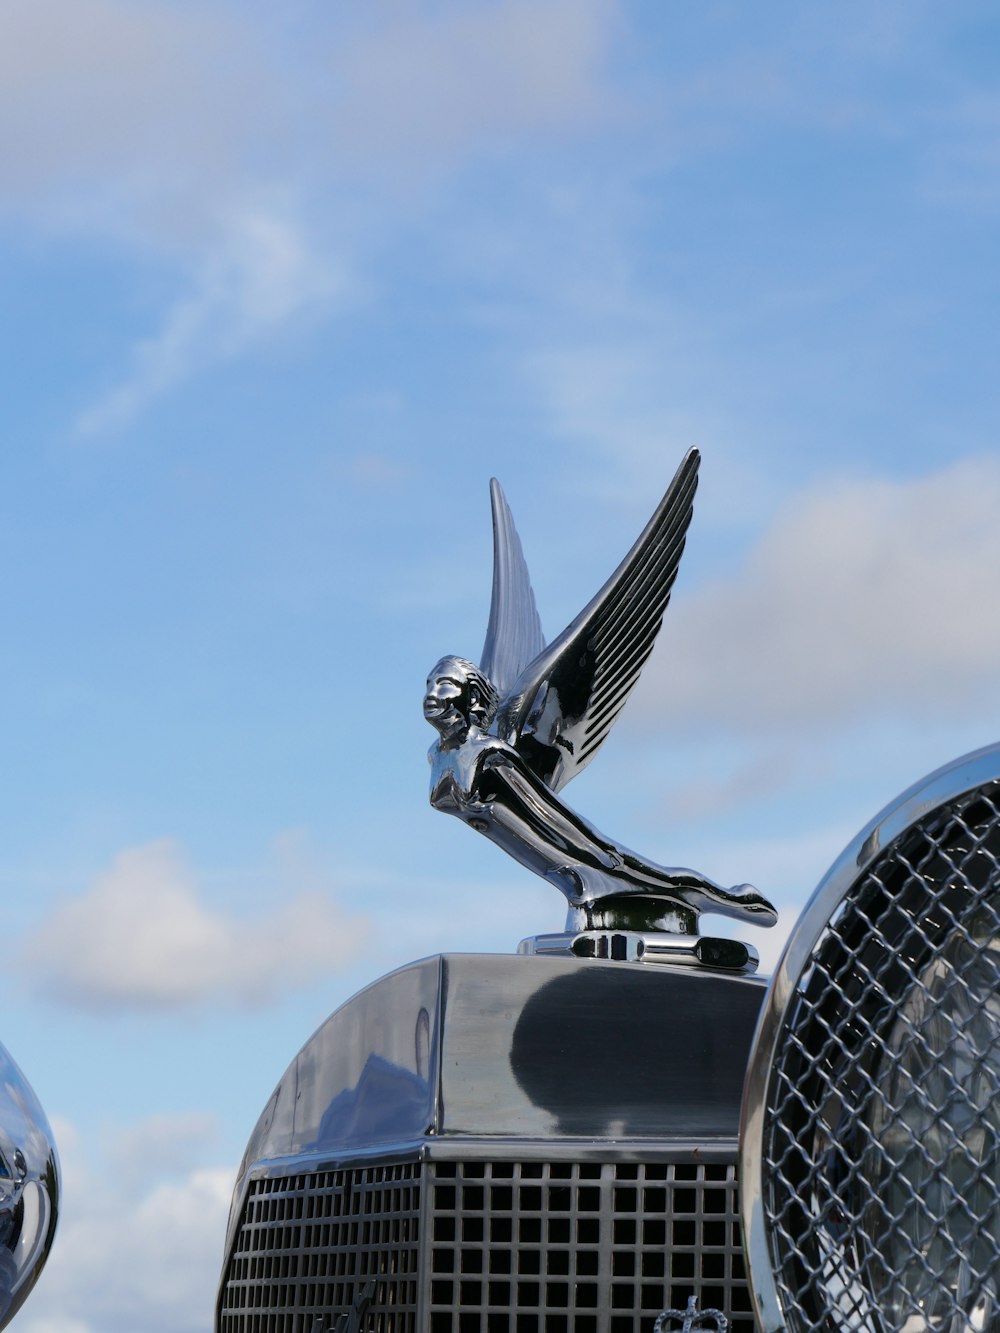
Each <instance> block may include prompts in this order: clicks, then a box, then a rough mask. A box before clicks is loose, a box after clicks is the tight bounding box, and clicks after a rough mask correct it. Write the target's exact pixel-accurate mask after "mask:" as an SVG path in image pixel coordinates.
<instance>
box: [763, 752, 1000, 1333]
mask: <svg viewBox="0 0 1000 1333" xmlns="http://www.w3.org/2000/svg"><path fill="white" fill-rule="evenodd" d="M741 1182H742V1215H743V1223H744V1234H745V1238H746V1243H747V1250H748V1256H749V1260H750V1274H751V1282H752V1286H753V1291H754V1298H755V1305H756V1310H757V1315H758V1318H759V1321H760V1324H761V1328H762V1329H763V1333H777V1330H779V1329H788V1330H789V1331H790V1333H800V1331H804V1330H806V1329H815V1328H818V1327H823V1328H826V1329H829V1330H831V1331H832V1333H841V1330H842V1331H843V1333H882V1330H897V1329H899V1330H904V1331H905V1333H923V1330H931V1329H933V1330H937V1329H941V1330H947V1331H948V1333H965V1331H966V1330H968V1333H973V1331H975V1333H995V1331H996V1330H997V1329H998V1328H1000V1302H998V1287H1000V747H998V746H992V747H989V748H988V749H985V750H981V751H978V752H977V753H976V754H973V755H970V756H967V757H966V758H964V759H960V760H958V761H956V762H955V763H953V764H950V765H948V766H947V767H945V768H943V769H940V770H939V771H938V772H936V773H934V774H931V775H930V777H928V778H926V779H923V780H922V781H921V782H919V783H917V784H915V785H914V786H913V787H912V788H910V789H909V790H908V791H907V792H904V793H903V795H902V796H901V797H899V798H898V800H897V801H895V802H893V803H892V805H890V806H889V807H887V809H886V810H884V811H883V812H882V813H881V814H880V815H878V816H877V817H876V819H874V820H873V821H872V822H871V823H870V824H869V825H868V826H867V827H866V828H865V829H863V830H862V832H861V833H860V834H859V835H858V836H857V838H856V839H855V840H854V841H853V842H852V843H851V845H850V846H849V847H848V848H847V850H846V851H845V852H844V854H843V855H842V856H841V857H840V858H839V859H838V861H837V862H836V863H835V865H834V866H833V868H832V869H831V870H830V872H829V873H828V874H827V876H826V877H825V878H824V880H823V881H822V883H821V884H820V886H819V888H818V889H817V891H816V893H815V894H814V896H813V898H812V900H811V902H810V904H809V906H808V907H807V908H806V911H805V912H804V914H803V917H802V920H801V921H800V923H799V925H798V926H797V928H796V930H795V932H794V934H793V935H792V938H791V939H790V941H789V943H788V946H787V947H786V950H785V953H784V956H783V958H782V960H781V962H780V964H779V967H778V969H777V971H776V973H775V976H774V978H773V981H772V984H771V987H770V990H769V992H768V998H767V1000H766V1002H765V1006H764V1009H763V1011H762V1014H761V1021H760V1025H759V1028H758V1031H757V1034H756V1037H755V1041H754V1051H753V1055H752V1058H751V1063H750V1069H749V1074H748V1078H747V1085H746V1090H745V1095H744V1109H743V1131H742V1147H741Z"/></svg>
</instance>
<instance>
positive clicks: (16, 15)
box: [0, 0, 611, 433]
mask: <svg viewBox="0 0 1000 1333" xmlns="http://www.w3.org/2000/svg"><path fill="white" fill-rule="evenodd" d="M610 14H611V10H610V7H609V5H608V4H607V3H606V0H586V2H585V3H577V2H576V0H544V2H543V3H537V2H536V3H531V4H529V3H527V0H503V2H502V3H489V4H482V5H479V6H476V7H473V8H470V7H468V6H466V5H461V4H459V5H453V6H446V7H445V8H444V9H437V10H436V11H435V12H434V13H428V12H420V13H417V12H415V11H411V10H409V9H408V8H406V7H403V8H400V9H392V10H381V11H379V14H378V17H373V16H372V15H371V14H368V13H366V11H358V12H357V13H355V14H354V15H353V16H352V15H348V14H339V13H337V12H336V11H329V10H327V9H323V8H321V7H318V6H317V7H314V8H312V9H310V8H309V7H307V8H306V11H305V14H304V15H303V18H302V21H301V24H299V25H289V24H285V23H283V22H282V21H281V20H280V19H279V18H277V17H276V16H275V14H272V13H269V11H268V10H267V9H266V7H260V8H255V9H247V10H243V11H240V12H239V14H238V15H237V13H236V11H234V10H233V9H232V8H231V7H228V6H224V5H222V4H218V3H216V4H208V5H201V6H197V7H193V6H187V5H185V6H178V5H170V4H167V3H163V0H9V2H8V3H6V4H5V5H4V6H2V7H0V122H2V123H3V124H5V125H7V126H14V127H16V132H15V133H11V134H8V135H6V136H5V137H4V141H3V144H2V146H0V217H2V216H4V215H6V216H7V217H8V218H10V219H13V220H15V221H16V222H19V223H24V222H27V223H28V224H29V225H31V226H32V227H33V228H34V229H35V231H36V235H42V236H48V237H52V236H62V237H67V236H68V237H77V236H84V237H97V238H99V239H100V240H101V241H102V242H104V241H106V240H108V239H110V240H111V241H112V242H113V243H114V244H116V245H119V246H123V247H126V248H127V249H128V250H129V251H130V252H131V253H132V254H133V255H134V254H139V255H149V254H155V255H157V256H166V257H167V258H168V259H169V260H170V261H171V262H173V263H174V264H175V265H176V266H177V273H178V285H179V287H180V289H181V292H182V294H181V295H180V296H178V297H177V298H176V299H175V300H174V301H173V302H172V303H171V304H170V305H169V306H168V308H167V309H166V310H165V311H164V312H163V314H162V317H161V320H160V323H159V328H158V329H157V330H156V331H155V332H152V333H151V334H149V335H148V336H147V337H145V338H143V339H142V340H141V341H140V342H139V344H138V345H137V347H136V348H135V352H134V357H133V365H132V367H131V369H130V371H129V373H128V375H127V376H125V377H122V380H121V382H120V383H119V384H118V385H117V386H116V387H114V388H113V389H112V390H111V391H110V392H108V393H106V394H105V395H104V396H103V397H101V398H100V400H99V401H97V402H96V403H94V404H92V405H91V406H89V407H88V408H87V409H86V410H85V411H84V412H83V413H82V415H81V419H80V421H79V425H80V428H81V429H82V430H83V431H84V432H85V433H95V432H101V431H107V430H112V429H115V428H117V427H120V426H122V425H124V424H126V423H127V422H128V421H129V420H130V419H131V418H132V417H133V416H134V415H135V414H136V413H137V412H139V411H141V410H142V409H143V408H145V407H146V406H147V404H148V403H149V402H151V401H152V400H153V399H155V398H156V397H158V396H159V395H161V394H163V393H165V392H167V391H168V390H170V389H171V388H173V387H174V386H175V385H176V384H178V383H179V382H180V381H182V380H183V379H185V378H187V377H188V376H190V375H192V374H194V373H196V372H198V371H200V370H202V369H204V368H205V367H206V366H209V365H212V364H214V363H216V362H218V361H219V360H224V359H227V358H230V357H233V356H236V355H238V354H240V353H242V352H244V351H245V350H246V349H247V348H249V347H251V346H253V345H255V344H258V343H260V342H262V341H264V340H266V339H267V338H269V337H271V336H272V335H274V334H275V333H277V332H279V331H280V330H281V329H283V328H284V327H285V325H286V324H287V323H288V322H289V321H290V320H292V319H295V318H296V317H298V316H300V315H302V314H303V313H306V312H310V311H312V312H323V313H325V314H326V315H331V314H338V313H341V314H342V313H343V312H344V310H345V308H346V307H347V305H349V304H350V302H349V301H346V300H345V295H346V294H348V293H353V294H355V295H356V293H357V291H358V290H359V289H362V288H364V287H365V285H366V284H365V282H364V280H363V278H362V277H361V276H360V275H361V274H362V273H363V272H364V271H365V270H366V269H367V268H368V266H369V264H370V262H371V259H372V252H373V250H374V249H376V248H377V247H378V244H379V240H380V238H385V237H386V236H388V237H390V238H391V237H393V236H395V235H396V233H397V231H398V228H399V225H400V223H401V222H402V221H403V220H404V219H405V217H406V216H407V211H406V210H407V207H408V205H406V204H405V203H404V195H405V194H406V193H407V191H410V190H412V187H413V186H414V185H415V184H416V185H419V186H421V187H423V186H424V185H425V184H427V183H430V182H434V181H436V180H437V179H438V178H439V176H440V174H441V172H442V171H448V170H452V169H454V168H455V167H456V166H458V165H460V164H461V163H463V162H464V161H465V160H467V159H468V158H469V157H470V156H475V155H476V154H481V153H482V152H484V151H486V152H491V151H493V150H494V149H495V148H496V147H497V146H500V147H506V146H510V145H511V144H513V143H515V142H516V143H523V142H524V141H525V139H526V137H527V138H528V140H529V141H531V142H534V139H533V138H532V136H536V135H537V134H538V133H539V132H542V133H547V132H563V131H566V130H570V129H579V128H580V127H581V126H584V125H587V124H590V123H592V122H593V121H594V120H595V119H597V118H598V117H599V116H600V115H601V114H602V112H603V111H604V110H605V104H606V100H607V99H606V95H605V92H604V89H603V84H602V80H601V77H600V65H601V60H602V57H603V54H604V51H605V48H606V46H607V43H608V31H609V19H610ZM419 193H420V192H419V191H418V195H419Z"/></svg>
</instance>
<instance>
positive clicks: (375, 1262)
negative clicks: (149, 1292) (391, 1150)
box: [219, 1162, 419, 1333]
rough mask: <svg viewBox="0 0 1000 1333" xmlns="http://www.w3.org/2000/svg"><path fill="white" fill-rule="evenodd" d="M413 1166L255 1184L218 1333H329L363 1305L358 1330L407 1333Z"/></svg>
mask: <svg viewBox="0 0 1000 1333" xmlns="http://www.w3.org/2000/svg"><path fill="white" fill-rule="evenodd" d="M418 1170H419V1168H418V1166H417V1164H416V1163H413V1162H407V1163H401V1164H396V1165H392V1166H358V1167H353V1168H350V1169H345V1170H339V1171H317V1172H310V1173H307V1174H303V1175H296V1176H270V1177H266V1178H264V1179H259V1180H254V1181H252V1182H251V1184H250V1191H249V1194H248V1196H247V1199H246V1203H245V1205H244V1209H243V1219H242V1225H241V1227H240V1230H239V1232H238V1234H237V1238H236V1242H235V1245H234V1247H233V1253H232V1256H231V1258H230V1261H229V1271H228V1274H227V1279H226V1285H225V1289H224V1292H223V1298H222V1306H221V1310H220V1321H219V1333H332V1330H334V1328H335V1326H336V1322H337V1319H338V1318H339V1317H340V1316H341V1315H343V1314H349V1313H350V1311H351V1310H352V1308H354V1307H356V1306H357V1305H359V1304H360V1303H361V1302H363V1301H364V1300H365V1298H366V1297H368V1298H369V1299H370V1304H369V1305H368V1307H367V1311H366V1314H365V1317H364V1318H363V1319H362V1320H361V1325H360V1326H361V1327H362V1328H366V1329H371V1330H378V1333H412V1330H413V1329H414V1328H415V1318H416V1308H417V1216H418V1208H419V1184H418V1181H417V1173H418Z"/></svg>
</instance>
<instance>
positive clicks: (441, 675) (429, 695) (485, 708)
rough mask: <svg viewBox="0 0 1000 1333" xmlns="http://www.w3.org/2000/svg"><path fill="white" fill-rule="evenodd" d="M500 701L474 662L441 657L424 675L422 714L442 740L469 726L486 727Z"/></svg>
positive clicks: (491, 685)
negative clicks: (428, 672)
mask: <svg viewBox="0 0 1000 1333" xmlns="http://www.w3.org/2000/svg"><path fill="white" fill-rule="evenodd" d="M499 702H500V698H499V695H498V694H497V692H496V689H495V688H494V686H493V684H492V682H491V681H490V680H489V678H488V677H487V676H485V675H484V674H483V672H482V671H480V670H479V668H478V667H477V666H476V665H475V664H474V663H472V662H468V661H466V659H465V658H464V657H442V658H441V660H440V661H439V662H437V663H436V664H435V666H434V668H433V669H432V671H431V673H430V675H429V676H428V677H427V692H426V694H425V695H424V717H425V718H426V719H427V721H428V722H429V723H430V724H431V726H432V727H435V728H436V729H437V730H438V731H439V732H440V733H441V736H442V738H443V739H444V740H452V739H457V738H459V737H461V736H464V735H465V733H466V732H467V731H468V729H469V727H478V728H479V730H480V731H485V730H486V728H487V727H488V726H489V725H490V722H491V721H492V720H493V714H494V713H495V712H496V710H497V705H498V703H499Z"/></svg>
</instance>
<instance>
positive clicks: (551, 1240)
mask: <svg viewBox="0 0 1000 1333" xmlns="http://www.w3.org/2000/svg"><path fill="white" fill-rule="evenodd" d="M762 993H763V986H762V984H761V983H760V982H759V981H757V980H756V979H753V978H733V977H727V976H720V975H714V974H710V973H692V972H690V971H678V972H673V971H671V970H670V969H662V970H660V969H650V968H646V967H644V966H642V965H641V964H637V965H633V964H628V963H610V962H609V963H605V962H600V961H586V962H581V961H578V960H568V959H551V958H543V957H504V956H493V955H488V956H471V955H451V956H442V957H438V958H433V959H426V960H424V961H422V962H420V963H416V964H413V965H411V966H410V967H408V968H404V969H401V970H400V971H399V972H396V973H393V974H390V975H389V976H388V977H384V978H382V979H381V981H379V982H377V983H375V985H374V986H372V987H369V988H368V989H367V990H366V991H363V992H362V993H361V994H360V995H358V996H356V997H354V999H353V1000H352V1001H349V1002H348V1003H347V1004H346V1005H345V1006H343V1008H342V1009H340V1010H338V1011H337V1013H336V1014H334V1015H333V1016H332V1017H331V1018H330V1019H329V1020H328V1022H327V1023H326V1024H324V1026H323V1027H322V1028H321V1029H320V1030H319V1032H318V1033H317V1034H316V1035H315V1037H314V1038H313V1039H312V1040H311V1041H310V1042H309V1043H307V1044H306V1046H305V1047H304V1048H303V1050H302V1051H301V1052H300V1054H299V1056H298V1057H297V1058H296V1060H295V1061H294V1062H293V1063H292V1065H291V1066H290V1067H289V1070H288V1071H287V1073H286V1075H285V1077H284V1078H283V1079H282V1081H281V1083H280V1084H279V1086H278V1088H277V1089H276V1090H275V1094H274V1096H273V1097H272V1098H271V1101H270V1102H269V1104H268V1107H267V1108H266V1110H265V1112H264V1115H263V1116H262V1117H261V1120H260V1121H259V1123H258V1126H257V1128H256V1130H255V1131H254V1135H253V1136H252V1138H251V1141H250V1145H249V1147H248V1150H247V1156H246V1158H245V1160H244V1163H243V1165H242V1167H241V1173H240V1179H239V1181H238V1184H237V1189H236V1193H235V1195H234V1201H233V1212H232V1216H231V1219H230V1230H229V1237H228V1240H227V1251H226V1262H225V1266H224V1269H223V1274H222V1281H221V1284H220V1292H219V1304H218V1312H217V1329H218V1330H219V1333H293V1331H294V1333H300V1330H304V1331H305V1333H328V1330H333V1329H335V1328H336V1329H347V1328H352V1327H353V1328H359V1329H361V1328H369V1329H380V1330H400V1333H402V1331H403V1330H407V1331H409V1330H414V1331H416V1330H434V1331H435V1333H445V1330H465V1329H472V1328H476V1329H490V1330H506V1329H510V1330H514V1329H517V1330H524V1329H528V1328H538V1329H542V1328H546V1329H553V1330H557V1329H567V1330H569V1329H577V1330H580V1333H626V1330H632V1329H636V1328H639V1327H642V1326H649V1327H651V1326H652V1322H653V1320H654V1319H655V1317H656V1314H657V1313H658V1312H659V1311H660V1310H661V1309H663V1308H665V1307H668V1306H676V1307H679V1308H683V1307H684V1305H685V1304H686V1301H687V1298H688V1297H689V1296H691V1295H694V1296H696V1297H697V1298H698V1299H699V1302H700V1303H701V1305H702V1307H703V1308H704V1307H709V1306H712V1307H716V1308H724V1309H726V1310H727V1311H728V1312H729V1314H730V1316H731V1318H732V1319H733V1320H734V1323H735V1329H736V1331H737V1333H741V1330H742V1333H750V1329H751V1324H752V1321H751V1320H750V1317H749V1297H748V1292H747V1289H746V1283H745V1277H744V1273H743V1268H742V1257H741V1253H740V1245H739V1228H738V1219H737V1207H736V1185H735V1157H736V1132H737V1119H738V1098H739V1090H740V1087H741V1086H742V1078H743V1071H744V1068H745V1062H746V1056H747V1051H748V1047H749V1041H750V1037H751V1033H752V1030H753V1026H754V1023H755V1020H756V1016H757V1010H758V1007H759V1003H760V999H761V996H762ZM338 1321H346V1322H338ZM352 1321H353V1322H352Z"/></svg>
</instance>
